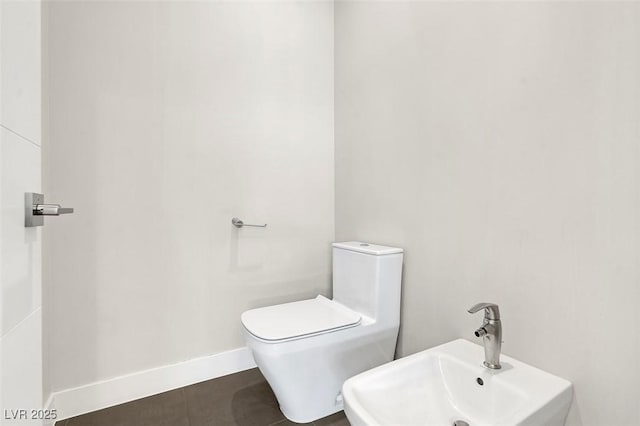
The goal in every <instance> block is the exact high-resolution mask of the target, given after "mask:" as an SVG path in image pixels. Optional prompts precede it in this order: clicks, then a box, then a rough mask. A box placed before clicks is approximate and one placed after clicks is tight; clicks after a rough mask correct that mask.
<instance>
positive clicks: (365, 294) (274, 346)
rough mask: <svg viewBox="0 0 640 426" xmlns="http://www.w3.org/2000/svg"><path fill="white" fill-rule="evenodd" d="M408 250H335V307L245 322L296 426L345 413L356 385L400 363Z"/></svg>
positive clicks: (306, 306) (294, 306) (295, 309)
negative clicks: (354, 380)
mask: <svg viewBox="0 0 640 426" xmlns="http://www.w3.org/2000/svg"><path fill="white" fill-rule="evenodd" d="M402 257H403V250H402V249H399V248H394V247H385V246H379V245H374V244H366V243H361V242H346V243H334V244H333V300H329V299H327V298H325V297H323V296H317V297H316V298H315V299H309V300H302V301H299V302H293V303H285V304H282V305H275V306H268V307H265V308H258V309H252V310H250V311H247V312H245V313H243V314H242V317H241V319H242V325H243V326H244V327H243V332H244V337H245V341H246V343H247V346H248V347H249V348H250V349H251V351H252V353H253V357H254V359H255V361H256V364H257V365H258V367H259V368H260V371H261V372H262V374H263V375H264V377H265V378H266V379H267V381H268V382H269V384H270V385H271V388H272V389H273V392H274V393H275V395H276V397H277V398H278V402H279V403H280V409H281V410H282V412H283V413H284V415H285V416H286V417H287V418H288V419H289V420H291V421H293V422H297V423H306V422H311V421H313V420H316V419H319V418H321V417H325V416H328V415H330V414H333V413H335V412H337V411H340V410H342V408H343V404H342V395H341V393H340V390H341V388H342V384H343V383H344V381H345V380H347V379H348V378H349V377H351V376H354V375H356V374H358V373H361V372H363V371H365V370H369V369H371V368H373V367H377V366H378V365H381V364H384V363H386V362H389V361H392V360H393V355H394V352H395V348H396V340H397V337H398V329H399V327H400V281H401V276H402Z"/></svg>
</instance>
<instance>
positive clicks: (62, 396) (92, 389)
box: [46, 348, 256, 420]
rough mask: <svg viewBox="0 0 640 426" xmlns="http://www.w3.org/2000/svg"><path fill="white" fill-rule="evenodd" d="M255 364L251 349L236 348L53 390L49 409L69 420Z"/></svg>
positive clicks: (241, 369) (235, 371) (251, 366)
mask: <svg viewBox="0 0 640 426" xmlns="http://www.w3.org/2000/svg"><path fill="white" fill-rule="evenodd" d="M255 366H256V364H255V361H254V360H253V356H252V355H251V351H249V349H248V348H239V349H234V350H231V351H227V352H221V353H218V354H215V355H211V356H207V357H203V358H196V359H192V360H189V361H184V362H180V363H178V364H172V365H166V366H163V367H157V368H152V369H150V370H144V371H139V372H137V373H132V374H127V375H125V376H120V377H115V378H113V379H108V380H102V381H99V382H95V383H90V384H88V385H84V386H80V387H77V388H72V389H65V390H62V391H58V392H54V393H53V394H52V395H51V397H50V398H49V400H48V401H47V407H46V408H55V409H56V410H57V414H58V420H61V419H67V418H69V417H74V416H78V415H80V414H85V413H89V412H91V411H95V410H100V409H102V408H106V407H111V406H114V405H118V404H122V403H125V402H129V401H133V400H136V399H140V398H144V397H147V396H150V395H155V394H157V393H161V392H166V391H169V390H172V389H176V388H180V387H182V386H188V385H192V384H194V383H198V382H203V381H205V380H210V379H215V378H216V377H221V376H226V375H227V374H232V373H237V372H238V371H243V370H248V369H249V368H253V367H255Z"/></svg>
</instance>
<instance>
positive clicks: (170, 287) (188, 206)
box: [44, 2, 334, 391]
mask: <svg viewBox="0 0 640 426" xmlns="http://www.w3.org/2000/svg"><path fill="white" fill-rule="evenodd" d="M45 28H46V37H45V40H46V44H47V45H46V55H45V57H46V58H48V59H47V62H46V63H45V64H44V65H45V69H46V84H47V86H48V102H47V105H46V112H47V115H48V129H49V131H48V134H47V136H48V138H47V140H46V141H45V153H44V155H45V156H44V158H45V162H46V168H45V171H46V172H45V173H46V174H45V188H46V191H47V197H49V199H50V200H64V202H65V203H67V204H68V205H69V206H72V207H75V208H76V212H75V214H74V215H73V216H72V218H65V219H69V220H65V221H63V222H62V221H61V222H59V223H57V225H59V226H56V227H47V228H46V229H45V235H44V237H45V254H46V259H45V266H44V273H45V276H46V277H47V279H46V282H47V289H46V292H45V308H46V311H45V317H46V323H47V327H48V330H49V332H48V335H49V336H48V338H49V345H48V355H47V356H48V358H49V363H50V364H49V366H48V368H47V370H48V376H49V377H48V380H49V385H48V387H49V389H51V390H53V391H56V390H60V389H66V388H70V387H73V386H79V385H84V384H87V383H91V382H94V381H97V380H102V379H107V378H111V377H114V376H118V375H122V374H126V373H130V372H136V371H140V370H144V369H147V368H151V367H155V366H161V365H165V364H171V363H175V362H178V361H182V360H187V359H192V358H196V357H199V356H204V355H209V354H214V353H218V352H222V351H225V350H229V349H233V348H236V347H239V346H242V345H243V341H242V336H241V326H240V322H239V321H240V320H239V318H240V314H241V313H242V312H243V311H244V310H246V309H249V308H252V307H255V306H262V305H267V304H272V303H279V302H283V301H289V300H294V299H300V298H305V297H313V296H314V295H315V294H317V293H318V292H321V293H326V292H327V291H328V288H329V281H330V254H331V252H330V246H329V244H330V242H331V241H332V240H333V236H334V224H333V214H334V204H333V203H334V190H333V187H334V184H333V4H332V3H330V2H276V3H270V2H193V3H186V2H126V3H125V2H52V3H50V4H48V8H47V11H46V16H45ZM233 216H239V217H241V218H242V219H244V220H245V221H246V222H248V223H252V222H258V223H259V222H266V223H268V227H267V228H266V229H242V230H237V229H235V228H233V227H232V226H231V224H230V221H231V218H232V217H233ZM71 219H72V220H71Z"/></svg>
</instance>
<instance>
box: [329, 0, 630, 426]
mask: <svg viewBox="0 0 640 426" xmlns="http://www.w3.org/2000/svg"><path fill="white" fill-rule="evenodd" d="M335 40H336V57H335V66H336V77H335V78H336V82H335V90H336V99H335V101H336V112H335V116H336V134H335V136H336V239H337V240H348V239H363V240H368V241H373V242H376V243H383V244H390V245H397V246H400V247H404V248H405V249H406V256H405V269H404V287H403V290H404V297H403V315H402V321H403V323H402V329H401V343H400V346H399V353H400V354H401V355H406V354H410V353H412V352H416V351H419V350H421V349H424V348H427V347H430V346H433V345H436V344H439V343H443V342H445V341H449V340H452V339H455V338H458V337H464V338H467V339H470V340H473V335H472V331H473V330H474V329H475V327H476V326H477V325H478V324H480V322H481V317H480V316H477V315H476V316H471V315H469V314H468V313H467V312H466V309H467V308H468V307H469V306H471V305H472V304H474V303H476V302H480V301H493V302H497V303H499V304H500V308H501V311H502V317H503V323H504V346H503V349H504V352H505V353H506V354H509V355H512V356H514V357H516V358H519V359H521V360H523V361H525V362H528V363H531V364H533V365H535V366H538V367H540V368H543V369H545V370H548V371H550V372H552V373H555V374H557V375H560V376H562V377H565V378H567V379H569V380H571V381H572V382H573V383H574V385H575V401H574V404H573V407H572V411H571V413H570V416H569V421H568V424H569V425H579V424H583V425H600V426H602V425H609V426H611V425H637V424H640V409H639V408H638V407H639V406H638V401H639V400H640V390H639V389H640V388H639V387H638V383H640V367H639V366H640V363H638V358H639V357H640V341H639V339H640V314H639V313H638V312H639V309H638V306H640V287H639V286H638V283H639V282H640V271H639V269H638V264H639V263H638V261H639V260H640V259H639V256H638V253H640V242H639V239H638V237H639V232H638V218H639V217H640V198H639V195H638V194H640V181H639V170H640V157H639V147H640V3H637V2H636V3H616V2H613V3H611V2H564V3H560V2H558V3H549V2H492V3H475V2H338V3H336V13H335Z"/></svg>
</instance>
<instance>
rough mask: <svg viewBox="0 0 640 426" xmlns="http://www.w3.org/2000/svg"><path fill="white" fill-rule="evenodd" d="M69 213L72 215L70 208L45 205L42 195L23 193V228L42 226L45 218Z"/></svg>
mask: <svg viewBox="0 0 640 426" xmlns="http://www.w3.org/2000/svg"><path fill="white" fill-rule="evenodd" d="M71 213H73V209H72V208H69V207H61V206H60V204H45V203H44V195H42V194H38V193H35V192H25V193H24V226H26V227H27V228H30V227H32V226H42V225H44V217H45V216H60V215H61V214H71Z"/></svg>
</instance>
